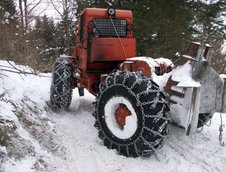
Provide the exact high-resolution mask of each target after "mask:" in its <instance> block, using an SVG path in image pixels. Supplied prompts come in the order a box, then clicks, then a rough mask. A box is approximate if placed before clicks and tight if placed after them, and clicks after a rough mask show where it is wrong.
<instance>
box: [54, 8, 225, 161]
mask: <svg viewBox="0 0 226 172" xmlns="http://www.w3.org/2000/svg"><path fill="white" fill-rule="evenodd" d="M132 22H133V17H132V12H131V11H129V10H115V9H114V8H113V7H109V8H108V9H100V8H86V9H85V10H84V11H83V12H82V13H81V16H80V20H79V24H78V30H77V34H76V47H75V49H74V56H73V57H59V58H57V59H56V62H55V64H54V70H53V74H52V84H51V89H50V94H51V95H50V101H51V107H52V108H53V109H54V110H58V109H66V108H68V107H69V105H70V103H71V99H72V90H73V89H74V88H77V89H78V92H79V95H80V96H83V95H84V88H85V89H87V90H88V91H89V92H90V93H92V94H93V95H95V96H96V102H94V106H95V110H94V113H93V116H94V117H95V119H96V122H95V125H94V126H95V127H96V128H97V129H98V135H99V138H100V139H102V140H103V142H104V145H105V146H107V147H108V148H109V149H116V150H117V151H118V152H119V153H120V154H122V155H125V156H128V157H138V156H149V155H151V154H153V153H154V152H155V150H156V149H158V148H160V147H161V146H162V144H163V141H164V138H165V137H166V136H167V134H168V125H169V123H171V122H175V123H177V124H178V125H180V126H182V127H184V128H185V130H186V134H187V135H189V134H191V133H194V132H195V131H196V129H197V128H200V127H203V125H204V124H205V123H206V122H207V121H208V120H209V119H210V118H211V117H212V114H213V113H214V112H216V111H215V110H216V106H218V107H217V108H219V111H225V109H223V107H224V105H223V104H225V85H224V80H223V79H221V78H220V76H219V75H218V74H217V73H216V72H215V71H214V70H213V69H212V67H211V66H210V65H209V64H208V62H207V60H203V59H207V58H210V57H211V54H210V51H209V49H210V47H209V46H208V45H201V44H198V43H193V44H192V46H191V48H190V50H189V53H188V56H183V57H181V59H180V60H178V62H179V63H178V64H174V65H173V64H172V63H171V61H169V60H168V59H163V58H162V59H151V58H147V57H136V40H135V38H133V23H132ZM201 57H202V58H201ZM198 58H200V59H198ZM177 69H178V70H177ZM191 69H192V70H191ZM193 71H195V72H193ZM181 72H182V73H183V72H185V74H184V75H186V76H187V77H185V78H187V79H188V80H189V79H190V82H189V83H187V85H186V83H185V82H184V81H180V77H179V74H180V73H181ZM186 72H187V74H186ZM209 73H211V74H209ZM178 78H179V79H178ZM182 78H183V77H182ZM210 80H211V82H212V83H211V85H212V86H211V85H210V83H209V81H210ZM162 83H164V84H162ZM191 83H192V84H191ZM213 83H217V84H213ZM178 84H180V85H178ZM189 84H190V85H189ZM216 88H217V89H216ZM207 89H213V91H212V92H209V93H206V90H207ZM214 89H215V90H214ZM216 90H217V91H216ZM213 95H214V96H217V99H214V98H215V97H214V96H213ZM211 96H212V97H211ZM210 97H211V100H208V101H206V100H207V99H208V98H210ZM202 99H205V103H200V102H201V101H200V100H202ZM215 101H217V103H219V104H218V105H217V104H216V102H215ZM209 104H214V105H211V106H209ZM171 108H172V110H171ZM170 111H172V112H170ZM180 113H183V114H182V115H181V114H180Z"/></svg>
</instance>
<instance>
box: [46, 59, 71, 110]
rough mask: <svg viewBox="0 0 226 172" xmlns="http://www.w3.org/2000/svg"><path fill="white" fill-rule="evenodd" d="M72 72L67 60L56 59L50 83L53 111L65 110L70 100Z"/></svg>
mask: <svg viewBox="0 0 226 172" xmlns="http://www.w3.org/2000/svg"><path fill="white" fill-rule="evenodd" d="M71 75H72V71H71V66H70V61H69V59H67V58H61V57H60V58H57V59H56V62H55V64H54V71H53V74H52V83H51V97H50V98H51V103H52V106H53V108H54V109H59V108H67V107H68V106H69V105H70V102H71V99H72V88H71V84H72V78H71V77H72V76H71Z"/></svg>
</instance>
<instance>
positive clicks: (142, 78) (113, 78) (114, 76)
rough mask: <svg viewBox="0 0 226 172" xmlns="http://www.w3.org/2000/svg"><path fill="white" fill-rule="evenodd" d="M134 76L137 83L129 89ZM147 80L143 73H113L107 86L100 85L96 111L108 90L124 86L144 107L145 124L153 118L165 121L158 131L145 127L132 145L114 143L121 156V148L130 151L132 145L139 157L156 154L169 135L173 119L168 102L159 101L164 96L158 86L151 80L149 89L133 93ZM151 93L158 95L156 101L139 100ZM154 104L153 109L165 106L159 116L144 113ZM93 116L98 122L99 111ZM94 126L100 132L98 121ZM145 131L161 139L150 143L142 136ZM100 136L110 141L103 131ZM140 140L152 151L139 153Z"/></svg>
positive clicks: (95, 104) (107, 81)
mask: <svg viewBox="0 0 226 172" xmlns="http://www.w3.org/2000/svg"><path fill="white" fill-rule="evenodd" d="M123 74H125V75H124V78H123V80H122V82H121V83H118V82H117V77H118V76H120V75H123ZM134 75H135V76H136V81H135V82H134V83H133V85H132V86H131V87H130V88H129V87H127V86H125V85H124V84H125V82H126V80H127V79H128V78H129V77H130V76H134ZM145 79H146V80H147V78H146V77H145V76H144V75H142V74H141V73H136V72H128V71H113V72H112V73H111V74H110V75H109V76H108V77H107V79H106V83H107V84H106V85H105V84H100V92H99V93H98V94H97V96H96V102H95V103H94V106H95V109H97V108H98V103H97V102H99V100H100V97H101V95H102V94H103V93H104V92H105V91H106V90H108V89H109V88H111V87H113V86H123V87H125V88H126V89H127V90H128V91H129V93H130V94H131V95H133V96H135V97H136V100H137V102H138V104H137V106H141V107H142V108H141V109H142V114H143V123H144V122H145V118H153V119H155V120H156V119H158V120H160V119H162V120H164V121H165V122H164V123H163V124H162V125H161V127H160V128H159V129H158V130H157V131H155V130H153V129H151V128H145V127H144V128H142V131H141V134H140V136H139V137H138V138H137V139H136V140H134V141H133V142H131V143H129V144H127V145H122V144H119V143H114V144H115V145H118V152H119V153H120V154H121V147H124V146H126V150H129V146H132V145H133V146H134V149H135V153H136V155H137V156H147V155H150V154H152V153H155V151H156V150H157V149H158V148H160V147H161V146H159V144H160V142H163V140H164V138H165V137H166V136H167V134H168V128H167V125H168V123H169V122H170V121H171V119H170V117H169V113H168V111H169V109H168V106H167V105H166V102H165V101H164V100H161V99H159V95H160V94H162V93H161V91H160V90H159V88H158V85H157V84H155V83H154V82H153V81H152V80H151V79H148V86H147V89H146V90H145V91H142V92H140V93H138V94H137V95H136V94H135V93H134V92H133V91H132V89H133V88H134V86H135V85H136V84H141V83H142V81H145ZM113 83H114V85H111V84H113ZM151 92H153V93H157V96H156V97H155V99H154V100H152V101H148V102H141V101H140V99H139V98H140V96H141V95H143V94H145V95H148V93H151ZM164 98H165V97H164ZM153 102H154V105H152V106H153V107H152V108H155V107H156V105H157V103H162V104H163V106H162V109H161V110H160V111H159V112H158V113H157V115H151V114H145V113H144V108H143V107H144V106H145V105H148V104H153ZM164 112H165V116H164V115H163V114H164ZM93 116H94V117H95V119H96V120H98V118H97V111H95V112H94V113H93ZM94 126H95V127H96V128H97V129H98V130H100V126H99V124H98V122H97V121H96V123H95V125H94ZM144 129H145V130H148V131H150V132H151V133H152V134H153V135H155V136H156V135H158V136H159V137H160V138H159V139H157V140H155V141H148V140H147V139H145V138H144V137H143V136H142V134H143V132H144ZM164 129H165V134H161V132H162V131H163V130H164ZM99 134H102V135H103V137H104V138H103V141H104V142H105V139H108V140H110V139H109V138H108V136H107V135H106V134H105V133H104V132H102V131H101V133H100V131H99ZM100 137H102V136H100ZM138 140H143V142H144V144H145V145H148V146H149V147H151V150H143V151H142V152H141V153H140V152H139V151H138V148H137V142H138ZM156 145H158V146H157V147H156ZM109 148H112V142H111V144H110V146H109ZM127 156H130V154H129V151H127Z"/></svg>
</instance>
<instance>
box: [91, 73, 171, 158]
mask: <svg viewBox="0 0 226 172" xmlns="http://www.w3.org/2000/svg"><path fill="white" fill-rule="evenodd" d="M164 98H165V97H164V95H163V93H162V92H161V91H160V90H159V88H158V85H157V84H155V83H154V82H153V81H152V80H151V79H148V78H146V77H145V76H144V75H142V74H140V73H135V72H125V71H117V72H113V73H112V74H110V75H109V77H108V78H107V79H106V82H105V83H104V84H101V85H100V93H99V94H98V95H97V98H96V103H95V112H94V116H95V118H96V123H95V127H96V128H97V129H98V132H99V137H100V139H102V140H103V141H104V145H105V146H107V147H108V148H110V149H116V150H117V151H118V152H119V154H121V155H124V156H127V157H139V156H149V155H151V154H153V153H154V151H155V150H156V149H158V148H160V147H161V146H162V144H163V140H164V138H165V137H166V135H167V134H168V124H169V118H168V111H169V108H168V106H167V105H166V103H165V101H164ZM121 111H122V112H124V114H122V115H124V119H123V120H122V121H121V122H119V121H120V120H118V118H117V117H119V116H117V115H118V113H119V112H121ZM125 114H126V115H125Z"/></svg>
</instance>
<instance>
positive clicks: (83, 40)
mask: <svg viewBox="0 0 226 172" xmlns="http://www.w3.org/2000/svg"><path fill="white" fill-rule="evenodd" d="M132 20H133V18H132V12H131V11H129V10H115V9H114V8H112V7H109V8H108V9H101V8H86V9H85V10H84V11H83V12H82V13H81V16H80V21H79V26H78V36H77V38H76V45H77V47H76V49H75V53H74V55H75V57H79V58H81V59H83V61H81V63H79V68H81V69H82V70H86V68H88V69H89V68H92V67H94V66H93V65H90V64H93V63H103V62H105V64H106V63H108V62H112V61H114V62H122V61H124V60H125V59H126V58H129V57H134V56H135V55H136V40H135V39H134V38H133V37H132V36H133V34H132ZM79 60H80V59H79Z"/></svg>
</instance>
